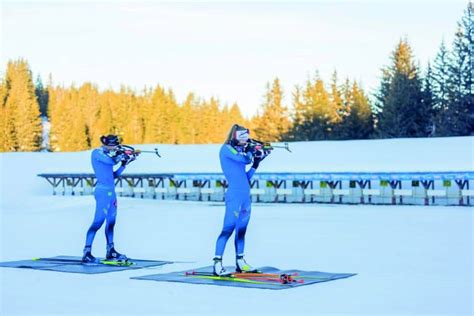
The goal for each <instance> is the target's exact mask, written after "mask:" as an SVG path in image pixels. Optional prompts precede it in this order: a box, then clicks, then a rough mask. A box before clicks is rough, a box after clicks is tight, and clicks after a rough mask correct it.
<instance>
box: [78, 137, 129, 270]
mask: <svg viewBox="0 0 474 316" xmlns="http://www.w3.org/2000/svg"><path fill="white" fill-rule="evenodd" d="M100 141H101V142H102V145H103V146H102V147H100V148H97V149H94V150H93V151H92V156H91V162H92V168H93V169H94V173H95V176H96V178H97V183H96V186H95V189H94V197H95V201H96V208H95V216H94V220H93V222H92V225H91V226H90V227H89V229H88V230H87V235H86V245H85V247H84V254H83V257H82V261H83V262H88V263H97V262H99V260H98V259H96V258H95V257H94V256H93V255H92V253H91V250H92V243H93V241H94V238H95V234H96V232H97V231H98V230H99V229H100V227H102V224H103V223H104V221H105V222H106V224H105V237H106V240H107V251H106V258H107V259H109V260H110V259H116V260H126V259H127V257H126V256H125V255H123V254H120V253H118V252H117V251H116V250H115V248H114V226H115V218H116V216H117V196H116V194H115V178H117V177H119V176H120V175H121V174H122V172H123V171H124V169H125V166H126V165H127V163H129V162H130V161H131V160H130V157H129V156H128V155H126V154H117V147H118V146H119V145H120V142H119V139H118V137H117V136H115V135H108V136H102V137H101V138H100ZM118 163H120V167H119V168H118V169H117V170H116V171H114V170H113V167H114V166H115V165H116V164H118Z"/></svg>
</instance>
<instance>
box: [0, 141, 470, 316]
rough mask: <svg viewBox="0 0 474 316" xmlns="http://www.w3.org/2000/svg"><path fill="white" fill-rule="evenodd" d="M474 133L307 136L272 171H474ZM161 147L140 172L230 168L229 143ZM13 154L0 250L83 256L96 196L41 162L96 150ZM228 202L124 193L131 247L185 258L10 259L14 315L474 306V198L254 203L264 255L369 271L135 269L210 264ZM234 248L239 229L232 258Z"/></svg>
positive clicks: (279, 156)
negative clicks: (59, 179)
mask: <svg viewBox="0 0 474 316" xmlns="http://www.w3.org/2000/svg"><path fill="white" fill-rule="evenodd" d="M473 140H474V138H472V137H463V138H451V139H417V140H385V141H379V140H377V141H353V142H314V143H296V144H292V146H291V147H292V149H293V152H294V153H293V154H289V153H288V154H287V153H285V152H283V151H282V152H278V153H277V152H275V153H274V154H273V157H271V159H270V158H269V160H268V161H265V163H266V165H265V166H263V163H262V167H263V168H262V170H263V171H290V172H291V171H436V170H439V171H441V170H442V171H458V170H473V152H472V151H473V146H472V145H473ZM142 147H150V148H151V147H152V146H142ZM160 148H162V150H161V151H162V153H163V156H164V157H163V159H162V160H155V159H156V158H155V157H153V156H152V155H150V156H146V157H145V156H143V157H141V158H143V159H141V160H140V161H137V162H136V164H135V165H132V166H130V169H129V172H173V171H175V172H190V171H194V172H204V171H206V172H207V171H219V167H218V164H217V158H216V156H217V154H216V151H217V149H218V146H217V145H202V146H197V145H189V146H171V145H169V146H161V147H160ZM196 153H198V154H196ZM189 157H192V159H190V158H189ZM0 159H1V167H2V169H1V172H2V177H1V178H2V182H1V187H0V193H1V195H0V197H1V201H0V202H1V213H0V227H1V232H0V261H10V260H20V259H29V258H33V257H42V256H43V257H46V256H56V255H80V254H81V251H82V248H83V244H84V238H85V232H86V230H87V228H88V226H89V224H90V221H91V220H92V216H93V210H94V199H93V197H92V196H83V197H77V196H76V197H73V196H51V195H50V194H51V189H50V187H49V185H48V184H47V183H46V181H45V180H44V179H40V178H38V177H36V174H37V173H41V172H90V171H91V168H90V166H89V153H88V152H83V153H54V154H51V153H7V154H1V155H0ZM190 160H191V161H190ZM223 210H224V207H223V204H222V203H207V202H201V203H200V202H178V201H161V200H139V199H132V198H120V199H119V214H118V223H117V225H116V236H115V238H116V240H115V241H116V245H117V249H118V250H119V251H123V252H125V253H126V254H127V255H129V256H130V257H134V258H141V259H156V260H170V261H181V262H185V263H176V264H172V265H165V266H162V267H157V268H149V269H141V270H133V271H123V272H114V273H107V274H99V275H82V274H67V273H57V272H50V271H35V270H28V269H10V268H0V291H1V293H0V315H51V314H67V315H105V314H115V315H121V314H124V315H125V314H127V315H169V314H171V315H183V314H184V315H194V314H201V315H210V314H219V313H222V314H231V315H232V314H239V315H241V314H245V315H338V314H343V315H346V314H347V315H369V314H372V315H422V314H423V315H428V314H429V315H434V314H443V315H472V313H473V311H474V309H473V281H474V280H473V275H474V271H473V258H472V257H473V238H474V236H473V208H467V207H434V206H430V207H423V206H367V205H356V206H350V205H321V204H317V205H308V204H307V205H292V204H288V205H283V204H271V205H270V204H254V206H253V210H252V212H253V214H252V220H251V223H250V226H249V229H248V232H247V243H246V253H247V258H248V260H249V261H250V263H252V264H253V265H255V266H264V265H270V266H275V267H279V268H281V269H291V268H294V269H301V270H319V271H327V272H349V273H351V272H353V273H358V275H357V276H355V277H352V278H349V279H343V280H338V281H333V282H327V283H321V284H316V285H310V286H304V287H300V288H296V289H290V290H282V291H268V290H255V289H245V288H230V287H214V286H204V285H188V284H180V283H161V282H150V281H138V280H130V279H129V278H130V277H132V276H140V275H147V274H155V273H161V272H171V271H180V270H185V269H192V268H196V267H201V266H205V265H209V264H210V263H211V259H212V256H213V251H214V245H215V239H216V238H217V235H218V233H219V232H220V229H221V225H222V220H223ZM104 244H105V238H104V236H103V231H100V232H99V234H98V235H97V238H96V240H95V243H94V252H95V254H96V255H103V253H104ZM233 257H234V250H233V243H232V242H231V241H230V242H229V244H228V248H227V250H226V254H225V257H224V261H225V264H228V265H230V264H232V263H233ZM186 262H187V263H186Z"/></svg>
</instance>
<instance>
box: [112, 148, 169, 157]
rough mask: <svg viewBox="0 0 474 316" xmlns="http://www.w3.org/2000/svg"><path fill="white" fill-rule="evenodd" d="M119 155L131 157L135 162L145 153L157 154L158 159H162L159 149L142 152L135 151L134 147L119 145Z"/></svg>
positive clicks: (139, 150)
mask: <svg viewBox="0 0 474 316" xmlns="http://www.w3.org/2000/svg"><path fill="white" fill-rule="evenodd" d="M117 152H118V154H125V155H127V156H129V157H130V158H133V160H135V159H136V158H137V156H138V155H140V154H142V153H144V154H155V155H157V156H158V157H160V158H161V156H160V153H159V152H158V148H155V150H154V151H150V150H141V149H135V148H133V147H132V146H129V145H119V146H118V148H117Z"/></svg>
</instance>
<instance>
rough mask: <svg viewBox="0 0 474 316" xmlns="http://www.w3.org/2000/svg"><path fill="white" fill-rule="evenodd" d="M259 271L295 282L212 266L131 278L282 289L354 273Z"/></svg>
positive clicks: (261, 269)
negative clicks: (219, 271)
mask: <svg viewBox="0 0 474 316" xmlns="http://www.w3.org/2000/svg"><path fill="white" fill-rule="evenodd" d="M233 269H234V267H226V270H227V271H233ZM258 270H259V271H261V272H263V273H272V274H279V275H282V274H286V275H290V276H291V277H292V278H293V279H294V280H295V282H291V283H288V284H283V283H281V282H278V281H277V280H273V281H264V278H252V279H251V280H249V279H246V280H242V279H238V278H230V277H222V278H221V277H214V276H211V275H210V274H211V272H212V266H208V267H203V268H199V269H194V270H191V271H190V270H187V271H179V272H171V273H162V274H152V275H145V276H139V277H132V278H131V279H135V280H149V281H158V282H181V283H191V284H206V285H218V286H232V287H244V288H254V289H267V290H284V289H290V288H294V287H299V286H304V285H310V284H316V283H321V282H328V281H334V280H338V279H344V278H348V277H351V276H354V275H356V274H354V273H329V272H319V271H302V270H280V269H277V268H274V267H262V268H258ZM192 271H194V272H195V273H196V275H192V274H191V275H186V272H188V273H190V272H192ZM201 272H204V273H208V274H209V275H199V273H201Z"/></svg>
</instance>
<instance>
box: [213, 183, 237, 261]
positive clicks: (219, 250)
mask: <svg viewBox="0 0 474 316" xmlns="http://www.w3.org/2000/svg"><path fill="white" fill-rule="evenodd" d="M239 208H240V204H239V201H238V199H237V197H236V196H235V194H233V193H232V192H229V191H228V192H226V201H225V215H224V226H223V228H222V232H221V233H220V235H219V237H218V238H217V242H216V253H215V254H216V257H218V258H220V257H222V255H223V254H224V249H225V245H226V243H227V240H229V237H230V236H231V235H232V232H233V231H234V228H235V224H236V222H237V217H238V216H239Z"/></svg>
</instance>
